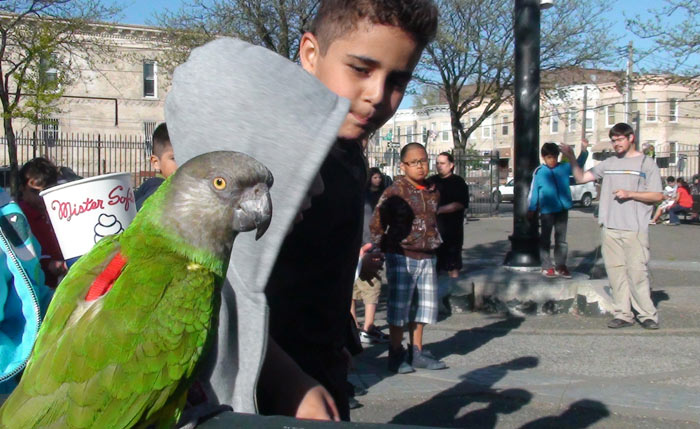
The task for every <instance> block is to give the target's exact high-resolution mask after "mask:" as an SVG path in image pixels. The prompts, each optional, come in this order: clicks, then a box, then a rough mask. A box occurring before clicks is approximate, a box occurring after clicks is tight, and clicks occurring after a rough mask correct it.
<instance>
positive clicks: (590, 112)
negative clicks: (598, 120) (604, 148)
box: [584, 109, 595, 130]
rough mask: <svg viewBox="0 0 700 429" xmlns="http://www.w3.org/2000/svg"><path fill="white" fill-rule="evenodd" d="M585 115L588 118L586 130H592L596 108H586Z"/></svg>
mask: <svg viewBox="0 0 700 429" xmlns="http://www.w3.org/2000/svg"><path fill="white" fill-rule="evenodd" d="M584 115H585V118H586V130H592V129H593V118H594V117H595V110H593V109H586V112H585V113H584Z"/></svg>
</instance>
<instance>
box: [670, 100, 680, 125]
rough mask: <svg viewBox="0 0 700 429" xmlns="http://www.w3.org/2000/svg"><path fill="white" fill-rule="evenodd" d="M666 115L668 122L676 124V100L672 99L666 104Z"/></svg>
mask: <svg viewBox="0 0 700 429" xmlns="http://www.w3.org/2000/svg"><path fill="white" fill-rule="evenodd" d="M668 110H669V111H668V115H669V116H670V118H669V121H670V122H678V99H677V98H672V99H671V100H669V103H668Z"/></svg>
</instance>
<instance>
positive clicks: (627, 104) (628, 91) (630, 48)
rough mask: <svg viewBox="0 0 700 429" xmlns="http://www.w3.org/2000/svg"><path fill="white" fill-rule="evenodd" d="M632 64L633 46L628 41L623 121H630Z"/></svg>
mask: <svg viewBox="0 0 700 429" xmlns="http://www.w3.org/2000/svg"><path fill="white" fill-rule="evenodd" d="M633 65H634V48H633V45H632V42H631V41H630V42H629V44H628V45H627V76H626V79H625V122H626V123H628V124H629V123H630V119H631V116H630V115H631V114H632V112H630V106H631V105H632V67H633Z"/></svg>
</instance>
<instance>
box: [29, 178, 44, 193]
mask: <svg viewBox="0 0 700 429" xmlns="http://www.w3.org/2000/svg"><path fill="white" fill-rule="evenodd" d="M27 188H31V189H34V190H36V191H42V190H43V189H42V187H41V185H40V183H39V180H38V179H29V180H27Z"/></svg>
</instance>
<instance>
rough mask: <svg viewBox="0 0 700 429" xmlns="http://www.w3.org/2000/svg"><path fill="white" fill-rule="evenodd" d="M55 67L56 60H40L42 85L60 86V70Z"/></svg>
mask: <svg viewBox="0 0 700 429" xmlns="http://www.w3.org/2000/svg"><path fill="white" fill-rule="evenodd" d="M55 65H56V60H55V59H54V58H53V57H46V58H42V59H41V60H39V79H40V82H41V83H42V84H51V83H54V82H55V83H56V85H57V84H58V70H57V69H56V67H55Z"/></svg>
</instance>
